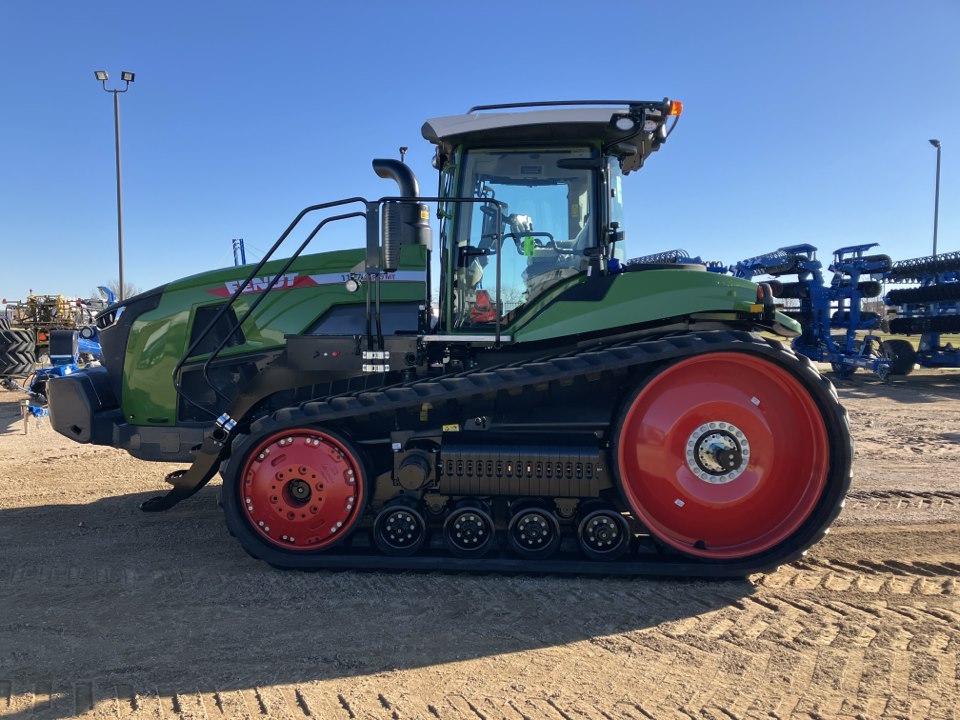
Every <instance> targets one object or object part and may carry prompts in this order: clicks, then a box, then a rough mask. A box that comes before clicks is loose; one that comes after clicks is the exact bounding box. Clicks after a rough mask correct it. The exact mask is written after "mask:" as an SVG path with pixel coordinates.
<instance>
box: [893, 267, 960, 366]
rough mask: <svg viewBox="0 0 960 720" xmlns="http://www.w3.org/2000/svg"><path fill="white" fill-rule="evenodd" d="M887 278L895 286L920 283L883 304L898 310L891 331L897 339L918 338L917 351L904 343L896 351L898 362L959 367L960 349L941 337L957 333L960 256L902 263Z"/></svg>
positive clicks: (899, 290) (959, 330) (895, 293)
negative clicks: (903, 336) (901, 336)
mask: <svg viewBox="0 0 960 720" xmlns="http://www.w3.org/2000/svg"><path fill="white" fill-rule="evenodd" d="M888 277H889V279H890V280H892V281H893V282H898V283H906V282H910V283H919V285H918V286H917V287H911V288H896V289H894V290H891V291H890V292H888V293H887V294H886V296H885V297H884V302H885V303H886V304H887V305H888V306H891V307H895V308H896V309H897V315H898V317H896V318H894V319H893V320H891V321H890V331H891V332H893V333H896V334H898V335H919V336H920V339H919V341H918V343H917V347H916V349H914V348H913V346H912V345H911V344H909V343H907V341H901V342H900V343H899V344H898V345H897V347H898V348H899V350H898V357H897V358H895V359H896V360H897V362H899V363H901V364H903V365H909V366H910V367H911V368H912V367H913V365H914V364H915V363H919V364H920V365H922V366H924V367H958V366H960V348H957V347H956V346H955V345H954V344H952V343H950V342H949V341H946V342H945V341H943V339H942V338H941V335H942V334H945V333H949V334H954V333H960V252H949V253H943V254H940V255H936V256H929V257H921V258H913V259H910V260H901V261H899V262H897V263H894V265H893V267H892V268H891V270H890V272H889V273H888Z"/></svg>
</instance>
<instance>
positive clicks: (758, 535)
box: [615, 351, 851, 566]
mask: <svg viewBox="0 0 960 720" xmlns="http://www.w3.org/2000/svg"><path fill="white" fill-rule="evenodd" d="M771 356H773V357H776V360H774V359H773V357H771ZM618 427H619V430H618V434H617V437H616V441H615V442H616V446H615V459H616V465H617V475H618V480H619V483H620V489H621V491H622V492H623V495H624V496H625V498H626V500H627V502H628V504H629V506H630V508H631V509H632V510H633V512H634V515H635V517H636V518H637V520H639V521H640V522H641V523H642V524H643V525H645V526H646V527H647V528H648V529H649V531H650V532H651V533H652V534H653V535H654V536H655V537H656V538H658V539H659V540H661V541H662V542H664V543H665V544H666V545H669V546H671V547H673V548H675V549H677V550H680V551H681V552H683V553H686V554H688V555H693V556H696V557H699V558H703V559H706V560H713V561H724V562H728V563H729V562H736V561H748V562H750V563H754V564H758V565H763V566H772V565H775V564H779V563H780V562H786V561H788V560H791V559H793V558H794V557H796V556H797V555H798V554H799V552H800V551H801V550H803V549H805V548H806V547H807V546H809V545H810V544H812V543H813V542H815V541H816V540H818V539H819V538H820V536H821V535H822V533H823V531H824V530H825V528H826V526H827V525H828V524H829V522H830V521H832V519H833V518H834V517H835V516H836V514H837V513H838V512H839V509H840V507H841V506H842V499H843V496H844V493H845V491H846V487H847V486H848V484H849V463H850V454H851V453H850V443H849V434H848V430H847V426H846V417H845V414H844V412H843V410H842V408H841V407H840V405H839V403H837V401H836V395H835V393H833V391H832V388H831V386H830V384H829V383H828V382H827V381H826V380H825V379H824V378H822V377H820V376H819V374H818V373H817V372H816V371H815V370H814V369H813V368H812V367H811V366H810V364H809V363H807V362H805V361H804V360H802V359H800V358H798V357H796V356H795V355H793V354H791V353H788V352H787V351H778V352H775V353H774V352H771V353H769V354H760V353H753V352H739V351H731V352H725V351H724V352H708V353H702V354H699V355H694V356H691V357H688V358H686V359H682V360H680V361H678V362H675V363H673V364H671V365H668V366H667V367H665V368H663V369H662V370H661V371H659V372H658V373H656V374H655V375H653V376H652V377H651V378H649V379H648V380H647V381H646V382H645V384H643V385H642V386H640V387H639V388H638V389H637V390H636V391H635V392H634V393H633V395H632V397H630V399H629V400H628V401H627V403H626V405H625V407H624V410H623V413H622V415H621V417H620V422H619V423H618ZM744 565H746V563H744Z"/></svg>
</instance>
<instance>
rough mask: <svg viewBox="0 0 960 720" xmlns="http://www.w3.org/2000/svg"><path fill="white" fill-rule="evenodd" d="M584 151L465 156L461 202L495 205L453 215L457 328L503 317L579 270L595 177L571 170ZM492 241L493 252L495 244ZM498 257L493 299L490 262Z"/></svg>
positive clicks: (588, 242)
mask: <svg viewBox="0 0 960 720" xmlns="http://www.w3.org/2000/svg"><path fill="white" fill-rule="evenodd" d="M590 157H591V153H590V151H589V150H588V149H587V148H582V149H581V148H576V149H571V148H566V149H556V150H553V149H550V150H543V149H539V150H519V151H518V150H509V151H506V150H471V151H469V152H467V153H466V157H465V162H464V171H463V175H462V180H461V182H462V183H463V184H462V185H461V187H462V194H463V195H464V196H467V197H473V198H484V199H487V200H490V201H496V203H497V204H499V206H500V227H497V215H496V209H495V208H496V205H495V204H494V203H493V202H490V203H468V204H461V205H460V206H459V208H458V210H457V212H458V218H459V222H458V223H457V226H458V229H457V246H458V260H457V281H456V298H455V315H456V317H455V320H454V323H455V325H457V326H461V327H462V326H473V325H478V324H484V323H490V322H493V321H495V320H496V313H499V315H500V316H501V317H502V318H503V317H505V316H507V315H509V314H510V313H511V312H513V311H515V310H516V309H517V308H519V307H521V306H523V305H525V304H527V303H529V302H530V301H531V300H533V299H534V298H536V297H537V296H539V295H541V294H542V293H543V292H545V291H546V290H547V289H548V288H550V287H552V286H554V285H556V284H557V283H558V282H561V281H563V280H564V279H565V278H568V277H571V276H573V275H576V274H577V273H579V272H582V271H584V270H585V269H586V267H587V264H588V258H587V257H586V256H585V255H584V251H585V250H586V249H587V248H589V247H591V246H593V245H595V244H596V242H595V240H594V238H593V231H592V221H591V220H590V217H589V216H590V208H591V207H592V206H593V194H594V172H593V171H592V170H590V169H589V168H588V167H586V165H587V163H584V162H581V163H579V164H580V165H583V166H584V167H579V168H578V167H570V166H571V165H577V164H578V163H576V162H573V161H575V160H576V159H580V160H587V159H589V158H590ZM498 237H499V240H500V242H499V245H498V243H497V239H498ZM498 252H499V255H500V278H501V282H500V300H501V306H500V307H499V309H498V308H495V307H493V306H494V305H495V298H496V290H497V288H496V257H495V256H496V255H497V254H498Z"/></svg>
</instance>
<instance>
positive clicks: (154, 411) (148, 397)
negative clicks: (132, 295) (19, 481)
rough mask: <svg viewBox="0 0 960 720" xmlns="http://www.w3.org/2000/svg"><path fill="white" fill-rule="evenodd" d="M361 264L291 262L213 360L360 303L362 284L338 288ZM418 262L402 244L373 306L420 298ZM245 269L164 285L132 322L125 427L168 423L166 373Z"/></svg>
mask: <svg viewBox="0 0 960 720" xmlns="http://www.w3.org/2000/svg"><path fill="white" fill-rule="evenodd" d="M364 258H365V251H364V250H362V249H355V250H338V251H333V252H327V253H318V254H313V255H303V256H301V257H299V258H297V260H296V261H294V263H293V265H292V266H291V267H290V269H289V270H288V271H287V272H286V273H285V274H284V276H283V278H282V279H281V281H280V282H279V283H278V284H277V285H276V286H275V287H274V289H272V290H271V291H270V292H269V293H268V294H267V296H266V298H265V299H264V300H263V301H262V302H261V303H260V305H258V306H257V308H256V310H254V312H253V315H251V317H250V318H249V319H248V320H247V321H246V322H245V323H244V324H243V327H242V330H243V334H244V336H245V339H246V342H245V343H244V344H242V345H237V346H235V347H230V348H225V349H224V350H223V351H221V353H220V354H219V355H218V358H225V357H229V356H231V355H239V354H246V353H252V352H263V351H269V350H276V349H278V348H281V347H282V346H283V345H284V336H285V335H287V334H298V333H302V332H304V331H305V330H306V329H307V328H309V327H310V326H311V325H312V324H313V323H314V322H315V321H316V320H317V319H318V318H319V317H320V316H321V315H322V314H323V313H324V312H326V311H327V310H328V309H329V308H330V307H331V306H333V305H340V304H361V305H365V304H366V293H367V291H368V289H369V284H368V283H366V282H363V283H361V286H360V289H359V290H357V291H355V292H350V291H349V290H348V289H347V287H346V281H347V280H349V279H350V278H351V276H359V275H360V274H362V273H363V268H364ZM285 262H286V261H285V260H283V259H281V260H276V261H271V262H268V263H267V264H266V265H265V266H264V267H263V269H262V270H261V272H260V273H258V275H257V280H256V281H255V282H254V283H253V284H252V285H251V287H250V289H248V290H245V291H244V293H243V294H241V295H240V297H239V298H237V301H236V302H235V303H234V305H233V308H234V310H235V312H236V315H237V317H238V318H239V317H241V316H242V315H243V314H244V313H245V312H246V311H247V309H248V308H249V307H250V304H251V303H252V302H253V301H254V300H256V298H258V297H260V295H261V293H262V292H263V290H264V289H265V288H266V286H267V284H268V283H269V281H270V279H271V278H272V277H274V276H275V275H276V273H277V272H279V271H280V269H281V268H282V267H283V265H284V263H285ZM426 263H427V250H426V248H424V247H420V246H414V245H410V246H404V247H403V248H402V249H401V255H400V267H399V268H398V271H397V273H396V274H395V275H393V276H386V277H385V279H384V281H383V282H381V284H380V301H381V303H389V302H411V301H420V300H423V299H424V298H425V296H426ZM252 269H253V266H252V265H247V266H243V267H230V268H223V269H220V270H212V271H210V272H205V273H200V274H198V275H193V276H191V277H188V278H184V279H182V280H177V281H175V282H172V283H170V284H168V285H167V286H166V287H165V289H164V292H163V298H162V299H161V301H160V304H159V305H158V306H157V307H156V308H155V309H154V310H151V311H149V312H146V313H144V314H143V315H141V316H140V317H138V318H137V319H136V320H135V321H134V322H133V325H132V326H131V329H130V335H129V338H128V340H127V347H126V355H125V357H124V364H123V387H122V396H121V402H120V405H121V408H122V409H123V412H124V415H125V417H126V418H127V421H128V422H130V423H134V424H137V425H173V424H174V423H175V418H176V407H177V394H176V390H175V388H174V383H173V371H174V368H175V367H176V365H177V363H178V362H179V361H180V358H181V357H182V356H183V354H184V353H185V352H186V351H187V347H188V342H189V339H190V328H191V327H192V325H193V318H194V316H195V314H196V312H197V309H198V308H202V307H206V306H216V305H220V304H222V303H224V302H225V301H226V300H227V299H229V297H230V295H232V293H233V292H234V291H235V290H236V288H237V287H238V286H239V284H240V283H241V282H242V281H243V280H244V279H245V278H246V277H247V275H248V274H249V273H250V271H251V270H252ZM397 278H403V279H397ZM408 278H409V279H408ZM363 331H364V328H357V332H358V333H362V332H363ZM201 357H202V356H201ZM198 359H199V358H198Z"/></svg>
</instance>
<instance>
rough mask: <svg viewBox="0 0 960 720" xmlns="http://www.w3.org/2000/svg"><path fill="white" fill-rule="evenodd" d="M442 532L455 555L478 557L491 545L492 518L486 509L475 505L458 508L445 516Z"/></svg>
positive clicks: (492, 534) (492, 538)
mask: <svg viewBox="0 0 960 720" xmlns="http://www.w3.org/2000/svg"><path fill="white" fill-rule="evenodd" d="M443 534H444V538H445V539H446V542H447V545H448V547H449V548H450V550H451V551H452V552H453V553H454V554H455V555H459V556H461V557H479V556H480V555H483V554H484V553H486V552H487V550H489V549H490V548H491V547H492V545H493V541H494V535H495V531H494V526H493V519H492V518H491V517H490V515H489V514H488V513H487V512H486V510H482V509H480V508H476V507H464V508H460V509H459V510H454V511H453V512H452V513H451V514H450V515H449V516H448V517H447V520H446V522H445V523H444V525H443Z"/></svg>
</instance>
